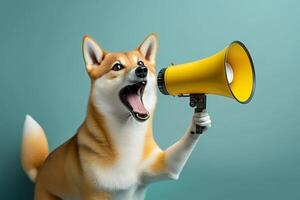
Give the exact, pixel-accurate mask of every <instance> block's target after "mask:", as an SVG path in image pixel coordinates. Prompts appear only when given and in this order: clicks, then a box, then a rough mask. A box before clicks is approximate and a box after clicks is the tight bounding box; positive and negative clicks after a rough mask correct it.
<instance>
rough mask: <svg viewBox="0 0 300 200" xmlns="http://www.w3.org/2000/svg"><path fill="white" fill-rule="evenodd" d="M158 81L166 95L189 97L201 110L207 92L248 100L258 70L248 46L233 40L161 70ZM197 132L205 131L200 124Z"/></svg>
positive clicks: (191, 103)
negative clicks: (198, 57) (217, 49)
mask: <svg viewBox="0 0 300 200" xmlns="http://www.w3.org/2000/svg"><path fill="white" fill-rule="evenodd" d="M157 83H158V88H159V90H160V91H161V92H162V93H163V94H165V95H172V96H190V106H192V107H195V106H197V107H196V109H195V112H201V110H202V109H204V108H205V107H206V96H205V94H216V95H222V96H226V97H230V98H233V99H236V100H237V101H238V102H240V103H244V104H245V103H248V102H249V101H250V100H251V99H252V96H253V93H254V88H255V71H254V66H253V62H252V59H251V56H250V54H249V52H248V50H247V48H246V47H245V45H244V44H243V43H242V42H240V41H234V42H232V43H230V44H229V45H228V46H227V47H226V48H225V49H223V50H221V51H220V52H218V53H216V54H214V55H212V56H210V57H208V58H204V59H201V60H197V61H194V62H190V63H185V64H179V65H171V66H168V67H166V68H163V69H161V70H160V72H159V74H158V77H157ZM196 133H199V134H201V133H202V129H201V127H197V130H196Z"/></svg>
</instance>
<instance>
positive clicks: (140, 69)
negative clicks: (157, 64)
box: [135, 65, 148, 78]
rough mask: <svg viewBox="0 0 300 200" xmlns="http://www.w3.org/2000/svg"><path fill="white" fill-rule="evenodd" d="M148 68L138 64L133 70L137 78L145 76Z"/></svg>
mask: <svg viewBox="0 0 300 200" xmlns="http://www.w3.org/2000/svg"><path fill="white" fill-rule="evenodd" d="M147 73H148V69H147V67H145V66H144V65H142V66H139V67H137V68H136V70H135V75H136V76H137V77H139V78H145V77H146V76H147Z"/></svg>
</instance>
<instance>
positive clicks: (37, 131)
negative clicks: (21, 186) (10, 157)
mask: <svg viewBox="0 0 300 200" xmlns="http://www.w3.org/2000/svg"><path fill="white" fill-rule="evenodd" d="M47 156H48V142H47V138H46V135H45V133H44V130H43V128H42V127H41V126H40V125H39V124H38V123H37V122H36V121H35V120H34V119H33V118H32V117H31V116H29V115H26V118H25V122H24V128H23V141H22V146H21V163H22V166H23V169H24V171H25V172H26V174H27V175H28V177H29V178H30V179H31V180H32V181H33V182H34V181H35V179H36V176H37V174H38V169H39V168H40V167H41V166H42V165H43V163H44V161H45V159H46V158H47Z"/></svg>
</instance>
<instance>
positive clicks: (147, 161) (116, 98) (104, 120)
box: [21, 34, 211, 200]
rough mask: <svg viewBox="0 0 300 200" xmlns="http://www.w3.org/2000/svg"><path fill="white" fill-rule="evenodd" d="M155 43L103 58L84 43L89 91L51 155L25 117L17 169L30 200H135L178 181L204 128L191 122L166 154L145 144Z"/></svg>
mask: <svg viewBox="0 0 300 200" xmlns="http://www.w3.org/2000/svg"><path fill="white" fill-rule="evenodd" d="M157 47H158V44H157V36H156V34H150V35H149V36H148V37H147V38H146V39H145V40H144V41H143V42H142V44H141V45H140V46H139V47H138V48H136V49H134V50H133V51H129V52H125V53H115V52H114V53H110V52H107V51H104V50H103V49H102V48H101V47H100V46H99V45H98V44H97V43H96V41H95V40H93V39H92V38H91V37H89V36H85V37H84V38H83V44H82V50H83V57H84V61H85V66H86V71H87V73H88V75H89V77H90V82H91V88H90V96H89V101H88V106H87V114H86V118H85V120H84V122H83V123H82V124H81V126H80V127H79V128H78V131H77V133H76V134H75V135H74V136H73V137H72V138H70V139H69V140H68V141H67V142H65V143H64V144H63V145H61V146H59V147H58V148H57V149H55V150H54V151H53V152H52V153H50V154H48V143H47V139H46V136H45V133H44V131H43V129H42V128H41V126H40V125H39V124H38V123H37V122H36V121H35V120H34V119H33V118H32V117H30V116H29V115H27V116H26V119H25V123H24V132H23V143H22V151H21V161H22V165H23V168H24V170H25V172H26V173H27V175H28V176H29V178H30V179H31V180H32V181H34V182H35V183H36V185H35V200H59V199H64V200H71V199H72V200H77V199H83V200H109V199H113V200H142V199H144V197H145V192H146V187H147V185H148V184H150V183H151V182H153V181H158V180H163V179H178V177H179V174H180V172H181V170H182V168H183V167H184V165H185V163H186V161H187V159H188V157H189V155H190V154H191V152H192V151H193V148H194V147H195V145H196V143H197V141H198V138H199V135H198V134H193V131H195V126H196V124H197V125H200V126H204V127H205V130H206V129H207V128H208V127H210V124H211V121H210V117H209V115H208V114H207V112H206V111H203V112H201V113H196V114H194V116H193V118H192V122H191V125H190V126H189V127H188V129H187V132H186V133H185V134H184V135H183V137H182V138H181V139H180V140H179V141H178V142H177V143H175V144H174V145H172V146H171V147H169V148H168V149H166V150H161V149H160V148H159V147H158V145H157V144H156V142H155V141H154V138H153V133H152V120H153V114H154V110H155V105H156V87H157V84H156V75H155V74H156V70H155V61H156V54H157Z"/></svg>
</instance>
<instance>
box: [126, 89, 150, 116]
mask: <svg viewBox="0 0 300 200" xmlns="http://www.w3.org/2000/svg"><path fill="white" fill-rule="evenodd" d="M127 101H128V103H129V104H130V105H131V107H132V110H133V112H135V113H139V114H143V115H147V114H148V111H147V110H146V108H145V106H144V104H143V102H142V100H141V97H140V95H139V94H136V93H130V94H128V95H127Z"/></svg>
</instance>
